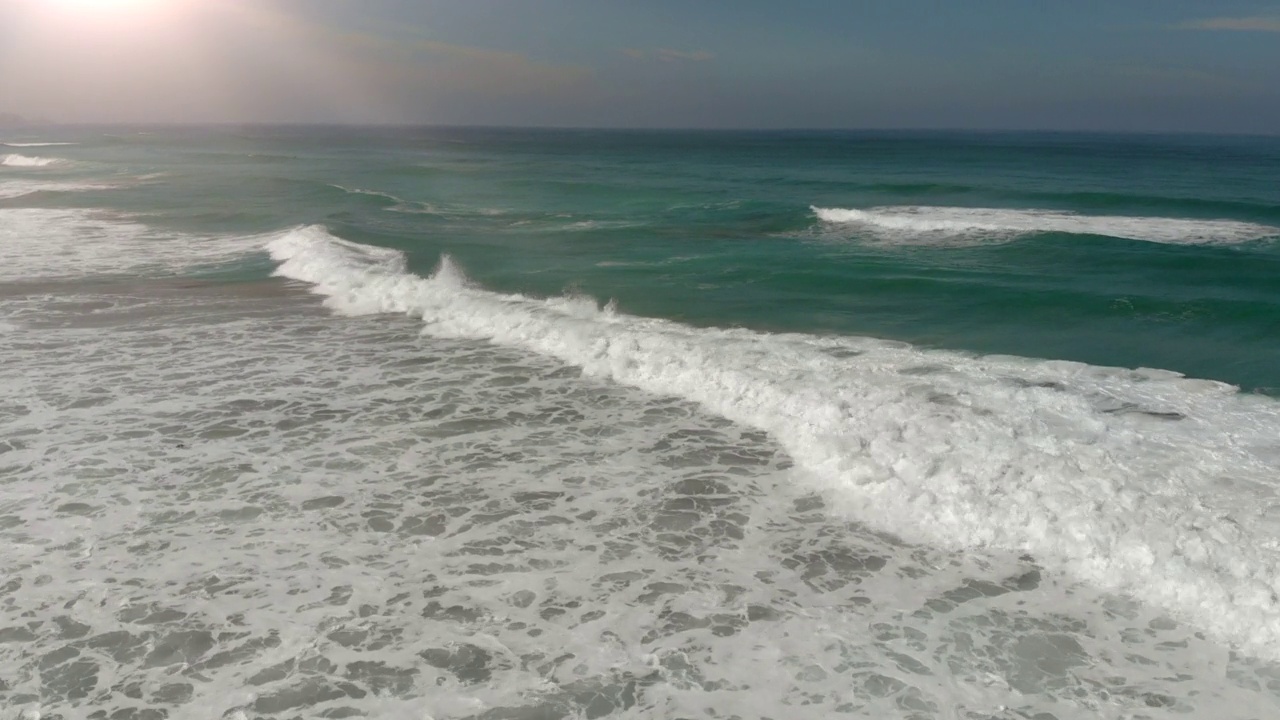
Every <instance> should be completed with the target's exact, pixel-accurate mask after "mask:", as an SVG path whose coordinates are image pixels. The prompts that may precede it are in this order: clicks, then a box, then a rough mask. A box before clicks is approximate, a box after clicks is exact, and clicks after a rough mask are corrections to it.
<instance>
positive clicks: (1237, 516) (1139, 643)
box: [0, 127, 1280, 720]
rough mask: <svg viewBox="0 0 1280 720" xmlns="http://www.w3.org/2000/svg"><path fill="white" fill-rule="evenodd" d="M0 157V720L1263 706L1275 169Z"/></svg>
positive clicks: (718, 137)
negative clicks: (27, 719) (4, 550)
mask: <svg viewBox="0 0 1280 720" xmlns="http://www.w3.org/2000/svg"><path fill="white" fill-rule="evenodd" d="M0 141H3V142H5V143H7V144H9V147H0V162H3V165H0V253H2V255H0V258H2V259H3V262H0V266H2V267H0V332H2V333H3V335H0V338H3V339H4V340H5V341H6V342H5V343H4V347H2V348H0V365H2V366H3V367H4V368H5V369H4V371H3V373H4V374H3V375H0V383H3V387H4V389H5V394H4V397H3V398H2V399H0V476H6V477H7V478H8V479H7V480H3V481H0V539H3V540H4V541H5V543H6V544H7V546H8V547H11V548H13V550H12V552H10V553H9V554H8V555H7V556H6V557H5V559H4V562H5V563H6V564H7V566H6V567H5V568H4V572H3V573H2V574H0V577H9V578H12V580H10V581H9V583H10V584H8V585H3V586H0V641H3V642H2V643H0V705H4V706H5V707H17V708H23V709H25V710H27V711H30V712H40V713H44V715H43V717H65V718H77V717H98V715H93V714H91V713H93V712H96V711H104V712H106V713H116V712H119V713H126V714H123V715H120V717H144V716H145V717H173V718H180V717H197V716H199V717H204V716H206V715H201V714H200V712H203V708H208V707H213V708H216V712H213V714H212V716H213V717H237V718H239V717H244V718H250V717H294V716H298V717H396V718H399V717H405V718H408V717H413V718H421V717H424V715H425V716H429V717H433V718H436V719H437V720H441V719H443V718H455V717H457V718H462V717H482V718H490V719H495V720H496V719H497V718H516V717H521V718H524V717H528V718H544V717H545V718H552V717H557V718H558V717H605V716H609V717H679V716H713V715H714V716H719V717H743V718H746V717H757V716H772V717H832V716H836V715H842V714H843V715H848V716H851V717H876V718H880V717H911V718H926V717H927V718H979V717H981V718H1001V719H1003V718H1037V720H1044V719H1046V718H1058V719H1060V720H1061V719H1065V718H1076V717H1081V718H1083V717H1090V718H1092V717H1117V718H1119V717H1126V718H1128V717H1151V718H1157V717H1160V718H1163V717H1187V716H1192V717H1233V718H1234V717H1238V718H1256V717H1268V716H1273V715H1275V714H1276V712H1277V710H1280V696H1278V695H1277V694H1276V692H1275V691H1274V685H1275V678H1277V677H1280V666H1277V665H1276V661H1277V660H1280V549H1277V548H1280V514H1278V513H1280V485H1277V482H1276V480H1277V478H1278V477H1280V403H1278V402H1277V400H1276V397H1275V396H1276V395H1277V394H1280V184H1277V180H1278V179H1280V139H1276V138H1248V137H1232V138H1221V137H1209V136H1177V137H1168V136H1110V135H1070V134H1016V133H989V134H979V133H893V132H845V133H837V132H821V133H819V132H794V133H746V132H742V133H704V132H621V131H589V130H557V131H550V130H547V131H529V130H503V129H463V128H458V129H449V128H432V129H383V128H367V129H353V128H282V127H277V128H181V129H174V128H58V129H55V130H50V131H45V132H42V133H39V134H35V133H32V134H28V135H17V134H14V135H10V136H3V137H0ZM1223 708H1228V710H1223ZM198 709H199V711H198ZM130 712H133V713H151V714H150V715H128V714H127V713H130ZM1224 712H1226V713H1228V714H1226V715H1223V714H1222V713H1224ZM1231 713H1234V714H1231ZM108 716H109V717H116V716H115V715H107V714H104V715H102V717H108Z"/></svg>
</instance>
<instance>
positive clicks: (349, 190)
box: [329, 185, 409, 204]
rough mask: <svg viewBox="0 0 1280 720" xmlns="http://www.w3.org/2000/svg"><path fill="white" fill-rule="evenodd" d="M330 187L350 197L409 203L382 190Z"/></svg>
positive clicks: (340, 186)
mask: <svg viewBox="0 0 1280 720" xmlns="http://www.w3.org/2000/svg"><path fill="white" fill-rule="evenodd" d="M329 187H331V188H336V189H338V190H341V191H342V192H344V193H347V194H349V195H368V196H370V197H380V198H383V199H385V200H390V201H391V202H394V203H402V204H405V203H408V202H409V201H408V200H405V199H404V198H401V197H397V196H395V195H392V194H391V193H386V192H382V191H381V190H365V189H363V188H349V187H344V186H342V185H330V186H329Z"/></svg>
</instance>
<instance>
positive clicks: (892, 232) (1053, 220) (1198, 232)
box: [813, 205, 1280, 245]
mask: <svg viewBox="0 0 1280 720" xmlns="http://www.w3.org/2000/svg"><path fill="white" fill-rule="evenodd" d="M813 212H814V214H815V215H817V216H818V219H819V220H821V221H822V222H823V223H826V224H827V225H830V226H844V227H855V228H858V229H860V230H863V231H865V232H867V233H869V234H870V235H871V236H872V237H873V238H875V239H878V240H883V241H888V242H900V243H902V244H922V245H923V244H937V243H946V242H948V241H949V242H952V243H955V244H980V243H983V242H1007V241H1010V240H1014V239H1017V238H1019V237H1023V236H1026V235H1031V234H1036V233H1050V232H1052V233H1066V234H1070V235H1101V236H1106V237H1114V238H1123V239H1126V240H1143V241H1147V242H1156V243H1165V244H1171V245H1231V244H1239V243H1244V242H1250V241H1254V240H1262V239H1265V238H1271V237H1280V228H1277V227H1272V226H1269V225H1259V224H1256V223H1249V222H1241V221H1237V220H1197V219H1189V218H1165V217H1129V216H1122V215H1080V214H1077V213H1073V212H1066V211H1059V210H1008V209H999V208H965V207H934V206H924V205H900V206H885V207H875V208H869V209H865V210H861V209H852V208H821V207H814V208H813Z"/></svg>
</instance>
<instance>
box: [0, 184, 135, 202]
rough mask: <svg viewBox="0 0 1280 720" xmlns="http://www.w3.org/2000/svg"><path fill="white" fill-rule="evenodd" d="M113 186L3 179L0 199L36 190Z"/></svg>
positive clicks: (101, 188)
mask: <svg viewBox="0 0 1280 720" xmlns="http://www.w3.org/2000/svg"><path fill="white" fill-rule="evenodd" d="M113 187H115V186H114V185H105V184H101V183H81V182H58V181H52V180H3V181H0V200H10V199H13V198H19V197H23V196H25V195H30V194H32V193H37V192H83V191H85V190H109V189H111V188H113Z"/></svg>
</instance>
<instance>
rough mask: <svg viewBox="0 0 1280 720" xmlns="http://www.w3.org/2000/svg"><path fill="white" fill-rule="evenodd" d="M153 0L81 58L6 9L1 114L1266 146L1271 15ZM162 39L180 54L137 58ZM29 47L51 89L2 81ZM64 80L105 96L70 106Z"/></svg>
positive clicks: (1205, 9)
mask: <svg viewBox="0 0 1280 720" xmlns="http://www.w3.org/2000/svg"><path fill="white" fill-rule="evenodd" d="M44 1H45V2H51V3H55V4H56V3H58V2H74V1H75V0H44ZM146 1H147V0H127V1H126V2H125V3H121V7H123V5H125V4H129V5H133V6H136V7H135V8H134V9H133V10H130V11H129V12H133V13H135V14H136V15H137V17H135V18H133V19H129V18H125V19H123V20H120V21H119V22H117V23H116V25H115V27H116V28H117V31H118V32H120V33H121V34H122V35H123V34H127V33H129V32H130V25H129V24H130V22H133V23H135V24H136V23H141V22H142V20H143V19H144V18H143V16H144V15H145V14H146V13H148V12H158V11H149V10H145V9H141V8H143V3H144V2H146ZM156 1H157V0H150V2H156ZM166 1H167V2H169V3H171V6H170V7H178V6H180V5H182V4H184V3H185V4H188V5H190V6H191V7H190V8H187V10H188V12H187V14H186V15H185V16H184V15H182V14H181V13H176V11H175V14H174V16H173V17H171V18H169V19H168V20H166V22H167V23H168V25H165V26H163V28H162V27H161V26H159V25H156V26H155V27H152V28H151V30H152V32H151V33H150V34H148V35H145V36H144V35H143V34H141V33H135V36H134V38H135V39H134V42H132V43H131V44H130V45H129V46H128V51H127V52H124V51H119V50H118V51H117V52H116V53H115V54H114V55H109V54H106V51H105V50H104V51H103V53H104V54H103V55H102V56H100V57H97V58H90V57H89V56H88V54H86V53H85V52H83V51H81V50H75V49H72V50H69V49H68V48H67V47H64V46H61V45H59V42H62V41H65V39H66V37H68V36H74V34H75V33H74V32H67V33H62V34H61V38H62V40H61V41H60V40H57V39H55V38H57V37H59V35H58V34H57V33H54V32H52V31H51V30H50V28H49V27H48V24H49V23H51V22H54V21H53V20H50V19H49V18H46V19H45V20H44V21H43V22H44V23H45V24H44V26H34V25H33V22H34V21H32V20H31V19H30V18H23V17H22V16H21V15H22V12H23V11H22V10H21V7H22V6H23V3H28V4H29V3H33V2H40V0H0V5H4V4H5V3H10V4H15V3H16V5H13V8H17V9H13V8H11V9H10V10H9V11H8V12H10V13H15V12H16V13H18V17H16V18H11V19H16V20H18V21H21V20H24V19H25V20H27V26H28V27H33V26H34V27H44V30H45V33H44V34H43V35H42V34H41V33H39V32H35V31H31V32H28V33H27V34H26V35H25V36H23V37H24V38H25V39H26V42H25V44H24V45H25V48H24V49H23V50H22V51H21V52H22V53H25V54H18V51H11V52H10V54H9V57H8V58H6V56H5V53H4V51H3V50H0V111H5V110H8V111H11V112H21V111H23V107H4V106H3V105H4V102H5V100H4V98H6V97H17V98H20V99H24V100H27V102H25V103H23V102H19V103H17V104H19V105H21V104H26V105H29V106H30V107H28V111H29V112H31V111H34V112H39V113H43V114H47V115H52V116H54V117H57V118H59V119H62V118H66V119H72V120H99V119H103V120H106V119H109V120H153V121H202V120H203V121H241V120H244V121H255V120H257V121H306V120H310V121H320V122H328V121H334V122H403V123H419V122H421V123H449V124H497V125H560V126H629V127H760V128H774V127H847V128H864V127H875V128H990V129H1004V128H1028V129H1089V130H1135V131H1210V132H1214V131H1223V132H1255V133H1280V3H1276V2H1270V3H1268V2H1233V1H1231V0H1226V1H1218V2H1212V3H1210V2H1203V1H1201V2H1190V1H1187V0H1129V1H1125V0H1112V1H1111V2H1102V1H1100V0H1073V1H1072V2H1066V1H1065V0H1064V1H1060V2H1050V1H1049V0H1043V1H1041V0H972V1H969V2H960V1H958V0H951V1H949V2H942V1H940V0H935V1H931V2H927V1H925V0H893V1H892V2H891V1H889V0H885V1H883V2H870V1H867V2H844V3H834V2H830V0H827V1H825V2H816V1H814V0H791V1H790V2H785V3H784V2H767V1H765V0H735V1H730V0H684V1H683V2H676V1H673V0H643V1H641V0H630V1H627V2H623V1H622V0H465V1H464V0H253V1H251V0H166ZM80 2H81V4H83V2H84V0H80ZM202 2H203V3H204V4H206V5H208V7H205V8H203V9H199V8H196V6H197V5H199V4H200V3H202ZM107 4H110V3H109V0H103V2H101V3H100V5H107ZM215 5H216V7H215ZM233 7H238V8H240V11H239V12H231V11H230V10H228V8H233ZM198 9H199V12H197V10H198ZM34 12H35V11H34V10H32V11H28V15H30V14H32V13H34ZM95 12H98V13H101V12H103V11H102V10H98V11H95ZM125 13H126V11H125V10H119V12H118V14H120V15H121V16H123V15H124V14H125ZM201 13H203V14H201ZM80 15H81V16H83V15H84V13H83V12H81V13H80ZM5 19H6V18H5V17H4V11H2V10H0V28H3V27H4V26H5ZM83 21H85V19H84V18H83V17H81V20H80V22H83ZM62 22H65V23H70V24H72V25H74V23H75V22H77V21H76V20H66V19H64V20H62ZM184 23H185V24H186V25H187V27H185V28H184V27H183V24H184ZM197 24H198V25H199V26H200V32H198V33H196V32H194V31H193V27H194V26H195V25H197ZM9 26H10V27H11V28H13V27H20V26H21V25H20V23H19V24H15V23H13V22H10V23H9ZM97 26H99V27H100V26H102V23H101V22H98V23H97ZM133 30H135V31H136V30H137V28H133ZM157 31H158V32H157ZM10 32H11V33H13V32H17V31H16V30H11V31H10ZM3 33H4V31H3V30H0V45H3V44H4V41H5V39H6V38H5V37H4V34H3ZM164 33H173V34H180V33H186V35H184V37H190V38H192V42H190V43H184V44H181V46H182V47H185V46H186V45H192V46H197V47H198V49H199V52H198V56H197V54H196V51H195V50H191V51H187V50H181V49H176V48H178V47H179V44H177V43H174V44H171V45H170V46H166V47H164V48H160V49H157V50H156V51H155V52H154V53H151V54H150V55H148V54H147V49H146V46H147V43H151V42H158V40H154V39H150V38H152V37H153V36H154V35H156V34H160V35H163V34H164ZM45 36H47V37H48V38H49V40H48V42H47V43H46V44H47V47H43V48H42V46H41V43H40V42H38V41H35V40H32V39H31V38H39V37H45ZM15 37H16V36H15ZM144 37H145V38H148V39H146V40H143V39H142V38H144ZM82 45H83V43H82ZM42 51H43V52H46V54H47V55H48V56H49V57H48V58H45V60H46V62H45V63H44V65H45V66H47V65H48V64H49V63H50V62H54V64H60V65H61V66H62V67H60V68H59V70H58V74H59V76H60V77H61V78H62V79H63V80H64V82H62V83H61V86H62V87H63V88H65V92H64V94H65V97H63V96H59V94H58V92H59V91H58V90H57V88H51V87H46V88H44V89H43V90H42V89H40V87H39V84H40V82H41V78H40V77H35V76H34V74H33V73H31V72H28V73H26V74H25V75H24V73H23V71H22V70H21V67H28V68H31V67H35V66H37V65H40V64H41V63H40V62H39V60H40V59H41V55H40V53H41V52H42ZM188 52H190V55H191V56H190V57H187V56H186V55H185V54H184V53H188ZM57 53H61V58H62V59H60V60H57V61H56V62H55V61H53V60H50V59H49V58H53V57H54V56H55V55H56V54H57ZM81 55H84V56H85V57H86V58H87V59H85V61H84V67H79V66H76V65H75V63H73V62H71V61H69V60H67V59H66V58H67V57H68V56H73V57H79V56H81ZM134 55H137V57H133V56H134ZM104 62H107V63H108V64H110V63H115V64H116V65H117V66H118V67H116V68H114V69H115V70H118V73H117V74H116V75H117V76H116V77H114V78H112V77H108V76H107V73H106V70H104V67H103V64H104ZM168 64H172V65H175V66H178V67H181V68H185V70H184V73H185V77H187V78H190V79H198V80H199V81H200V82H199V83H198V84H199V85H203V86H207V87H205V88H204V89H201V88H197V87H190V88H186V87H184V83H183V82H182V81H181V79H180V78H179V77H177V76H176V75H173V76H170V75H166V74H165V72H164V71H163V70H161V69H157V68H158V67H162V66H163V65H168ZM20 66H21V67H20ZM46 70H47V67H46ZM82 75H93V77H94V80H93V84H92V87H93V88H100V87H101V86H102V85H103V84H104V83H107V84H109V85H110V84H114V85H119V92H117V93H115V94H114V95H111V97H114V98H117V100H116V101H110V100H105V99H102V98H103V97H104V96H103V95H101V94H99V95H98V96H97V97H98V98H99V99H98V100H97V102H96V104H94V103H93V102H88V101H83V97H82V100H81V101H80V102H77V101H76V96H75V88H76V87H77V83H76V80H77V79H78V78H80V76H82ZM49 79H50V74H49V73H48V72H46V73H45V74H44V75H43V81H44V82H45V83H46V84H48V81H49ZM6 83H7V84H8V87H7V88H6ZM148 83H150V86H149V85H148ZM89 87H90V83H89V81H88V80H85V81H84V82H83V83H82V86H81V91H80V95H81V96H84V95H85V94H86V92H87V88H89ZM148 87H151V88H153V89H154V92H149V91H148ZM215 88H216V92H215ZM6 89H7V90H8V91H7V92H6ZM90 94H92V93H90Z"/></svg>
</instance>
